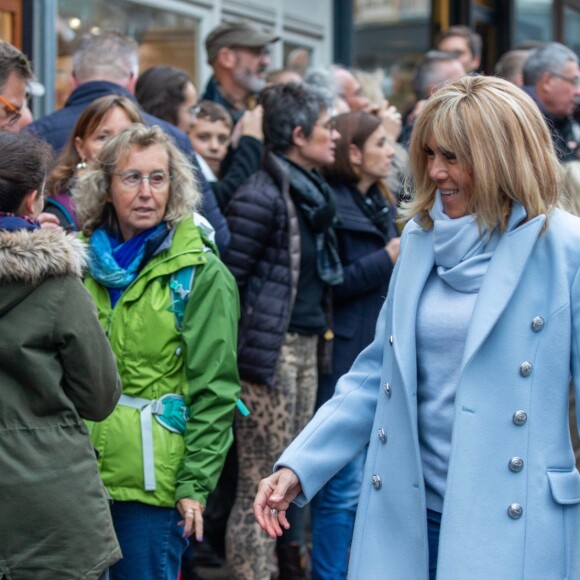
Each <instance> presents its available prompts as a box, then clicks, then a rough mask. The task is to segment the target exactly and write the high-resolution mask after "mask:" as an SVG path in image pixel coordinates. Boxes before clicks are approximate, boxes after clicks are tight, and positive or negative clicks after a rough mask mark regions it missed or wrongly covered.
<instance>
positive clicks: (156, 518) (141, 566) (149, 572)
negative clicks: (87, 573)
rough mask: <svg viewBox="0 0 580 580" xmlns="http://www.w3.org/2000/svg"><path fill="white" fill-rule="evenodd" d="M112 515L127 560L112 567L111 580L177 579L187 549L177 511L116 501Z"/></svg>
mask: <svg viewBox="0 0 580 580" xmlns="http://www.w3.org/2000/svg"><path fill="white" fill-rule="evenodd" d="M111 515H112V516H113V524H114V526H115V532H116V534H117V539H118V540H119V544H120V546H121V550H122V552H123V559H122V560H119V561H118V562H117V563H116V564H114V565H113V566H111V568H110V570H109V574H110V580H176V579H177V576H178V574H179V569H180V567H181V556H182V554H183V552H184V551H185V549H186V548H187V544H188V542H187V540H186V539H184V538H183V537H182V535H181V534H182V533H183V527H182V526H178V525H177V522H178V521H180V520H181V516H180V515H179V512H178V511H177V510H176V509H174V508H163V507H155V506H151V505H147V504H144V503H141V502H136V501H114V502H113V503H112V504H111Z"/></svg>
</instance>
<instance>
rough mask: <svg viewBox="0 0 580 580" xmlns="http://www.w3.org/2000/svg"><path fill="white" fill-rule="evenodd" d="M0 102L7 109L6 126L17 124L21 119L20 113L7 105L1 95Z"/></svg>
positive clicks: (12, 106) (9, 104) (10, 104)
mask: <svg viewBox="0 0 580 580" xmlns="http://www.w3.org/2000/svg"><path fill="white" fill-rule="evenodd" d="M0 102H1V103H2V104H3V105H4V106H5V107H6V108H7V109H8V111H7V113H6V114H7V116H8V123H7V124H8V126H12V125H14V124H15V123H17V122H18V121H19V120H20V119H21V117H22V113H21V112H20V111H19V110H18V109H17V108H16V107H15V106H14V105H13V104H12V103H9V102H8V101H7V100H6V99H5V98H4V97H3V96H2V95H0Z"/></svg>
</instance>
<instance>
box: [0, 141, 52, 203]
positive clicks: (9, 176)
mask: <svg viewBox="0 0 580 580" xmlns="http://www.w3.org/2000/svg"><path fill="white" fill-rule="evenodd" d="M51 159H52V149H51V147H50V145H49V144H48V143H46V142H45V141H42V140H41V139H40V138H38V137H36V136H35V135H33V134H32V133H18V134H16V133H10V132H7V131H3V132H0V211H3V212H11V213H15V212H17V211H18V209H19V208H20V206H21V205H22V201H23V200H24V197H25V196H26V195H27V194H29V193H30V192H31V191H34V190H35V189H39V188H40V187H41V186H42V183H43V182H44V179H45V177H46V172H47V169H48V165H49V163H50V161H51Z"/></svg>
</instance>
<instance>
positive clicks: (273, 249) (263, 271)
mask: <svg viewBox="0 0 580 580" xmlns="http://www.w3.org/2000/svg"><path fill="white" fill-rule="evenodd" d="M226 216H227V220H228V225H229V228H230V231H231V235H232V238H231V242H230V245H229V248H228V250H227V251H226V252H225V253H224V254H223V256H222V257H223V260H224V262H225V263H226V264H227V266H228V267H229V268H230V270H231V272H232V273H233V275H234V276H235V277H236V280H237V282H238V286H239V289H240V300H241V306H242V307H241V320H240V329H239V333H238V368H239V371H240V378H241V379H242V380H245V381H248V382H252V383H258V384H262V385H268V386H270V387H272V386H273V383H274V374H275V371H276V365H277V362H278V357H279V355H280V349H281V346H282V341H283V339H284V334H285V332H286V331H287V329H288V324H289V322H290V314H291V312H292V307H293V304H294V299H295V297H296V288H297V285H298V275H299V271H300V231H299V226H298V217H297V215H296V208H295V206H294V203H293V202H292V200H291V198H290V192H289V183H288V177H287V175H286V174H285V172H284V170H283V168H282V166H281V164H280V163H279V161H278V160H277V158H276V157H275V156H274V155H272V154H268V155H267V156H266V158H265V160H264V165H263V169H261V170H260V171H258V172H257V173H255V174H254V175H252V176H251V177H250V178H249V179H248V180H247V181H246V182H245V183H244V184H243V185H242V186H241V188H240V189H238V191H237V192H236V193H235V195H234V197H233V198H232V200H231V201H230V203H229V205H228V207H227V209H226Z"/></svg>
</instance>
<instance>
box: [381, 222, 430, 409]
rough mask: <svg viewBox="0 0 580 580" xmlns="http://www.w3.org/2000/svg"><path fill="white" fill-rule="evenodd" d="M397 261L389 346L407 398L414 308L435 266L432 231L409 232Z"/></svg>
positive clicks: (413, 371)
mask: <svg viewBox="0 0 580 580" xmlns="http://www.w3.org/2000/svg"><path fill="white" fill-rule="evenodd" d="M400 259H401V264H400V265H399V274H398V277H397V283H396V285H395V288H394V294H393V346H394V349H395V357H396V359H397V363H398V366H399V369H400V370H401V375H402V377H403V382H404V386H405V390H406V393H407V396H408V397H412V396H413V394H414V393H415V392H416V390H417V360H416V350H417V348H416V340H415V327H416V319H417V307H418V305H419V299H420V298H421V293H422V292H423V287H424V286H425V282H426V280H427V278H428V277H429V274H430V272H431V270H432V269H433V265H434V263H435V257H434V255H433V230H428V231H425V230H423V229H421V228H419V227H418V226H417V228H416V229H413V230H411V231H410V232H409V235H408V237H407V240H406V243H405V251H404V252H402V254H401V258H400ZM387 338H388V337H387ZM411 408H413V406H411Z"/></svg>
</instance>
